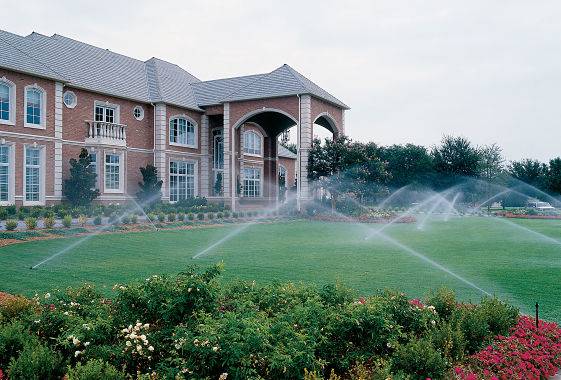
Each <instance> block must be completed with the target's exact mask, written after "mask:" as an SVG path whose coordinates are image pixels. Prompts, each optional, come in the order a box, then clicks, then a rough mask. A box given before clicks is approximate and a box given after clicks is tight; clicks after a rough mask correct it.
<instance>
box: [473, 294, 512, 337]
mask: <svg viewBox="0 0 561 380" xmlns="http://www.w3.org/2000/svg"><path fill="white" fill-rule="evenodd" d="M478 308H479V310H480V312H481V314H482V316H483V318H484V319H485V321H486V322H487V324H488V326H489V333H490V335H503V336H504V335H508V332H509V329H510V328H511V327H512V326H513V325H514V324H515V323H516V321H517V320H518V315H519V311H518V309H517V308H515V307H514V306H511V305H509V304H507V303H505V302H503V301H501V300H499V299H498V298H496V297H485V298H483V300H481V303H480V305H479V307H478Z"/></svg>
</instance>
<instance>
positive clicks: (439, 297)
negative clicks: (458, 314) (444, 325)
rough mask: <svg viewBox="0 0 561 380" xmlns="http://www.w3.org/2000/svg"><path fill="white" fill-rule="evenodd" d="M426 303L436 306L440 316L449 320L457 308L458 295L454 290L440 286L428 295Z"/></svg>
mask: <svg viewBox="0 0 561 380" xmlns="http://www.w3.org/2000/svg"><path fill="white" fill-rule="evenodd" d="M426 303H427V305H432V306H434V308H435V310H436V313H437V314H438V316H439V317H440V318H442V319H444V320H446V321H447V320H449V319H450V317H451V316H452V313H453V312H454V310H455V309H456V296H455V295H454V292H453V291H452V290H450V289H446V288H440V289H438V290H437V291H436V293H430V294H429V295H428V297H427V299H426Z"/></svg>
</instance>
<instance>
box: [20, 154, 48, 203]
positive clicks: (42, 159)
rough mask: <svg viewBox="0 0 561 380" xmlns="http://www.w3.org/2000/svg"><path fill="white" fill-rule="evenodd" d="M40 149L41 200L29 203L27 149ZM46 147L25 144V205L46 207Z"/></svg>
mask: <svg viewBox="0 0 561 380" xmlns="http://www.w3.org/2000/svg"><path fill="white" fill-rule="evenodd" d="M28 148H31V149H39V200H38V201H28V200H26V199H27V191H26V190H27V175H26V174H27V173H26V169H27V162H26V161H27V149H28ZM45 158H46V157H45V146H44V145H36V144H24V146H23V205H24V206H44V205H45V167H46V162H45Z"/></svg>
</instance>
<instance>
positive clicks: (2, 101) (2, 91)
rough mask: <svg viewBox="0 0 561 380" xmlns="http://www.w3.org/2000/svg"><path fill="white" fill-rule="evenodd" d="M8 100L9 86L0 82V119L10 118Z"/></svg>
mask: <svg viewBox="0 0 561 380" xmlns="http://www.w3.org/2000/svg"><path fill="white" fill-rule="evenodd" d="M10 101H11V99H10V86H8V85H7V84H4V83H0V120H6V121H9V120H11V117H10Z"/></svg>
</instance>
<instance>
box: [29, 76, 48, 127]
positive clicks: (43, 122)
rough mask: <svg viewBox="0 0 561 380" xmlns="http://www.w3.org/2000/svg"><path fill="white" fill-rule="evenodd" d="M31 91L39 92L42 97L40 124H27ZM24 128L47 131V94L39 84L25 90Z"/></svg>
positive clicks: (31, 85)
mask: <svg viewBox="0 0 561 380" xmlns="http://www.w3.org/2000/svg"><path fill="white" fill-rule="evenodd" d="M30 90H36V91H39V92H40V94H41V97H40V101H41V104H40V107H41V108H40V110H39V112H40V113H41V114H40V115H39V116H40V117H39V124H35V123H28V122H27V92H28V91H30ZM23 95H24V96H23V126H24V127H26V128H34V129H46V128H47V92H46V91H45V90H44V89H43V88H42V87H40V86H39V85H38V84H37V83H34V84H30V85H27V86H25V88H24V90H23Z"/></svg>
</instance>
